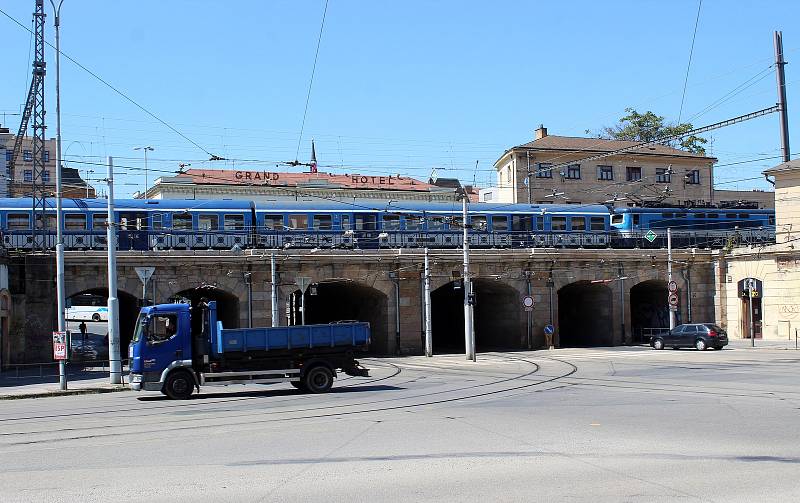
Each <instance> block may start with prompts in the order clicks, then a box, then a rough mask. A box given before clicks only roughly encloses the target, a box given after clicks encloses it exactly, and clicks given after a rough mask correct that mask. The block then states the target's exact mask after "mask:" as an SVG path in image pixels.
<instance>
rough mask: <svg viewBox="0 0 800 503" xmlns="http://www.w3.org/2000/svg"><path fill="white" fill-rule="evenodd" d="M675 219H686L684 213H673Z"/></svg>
mask: <svg viewBox="0 0 800 503" xmlns="http://www.w3.org/2000/svg"><path fill="white" fill-rule="evenodd" d="M675 218H686V213H675Z"/></svg>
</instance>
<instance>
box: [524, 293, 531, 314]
mask: <svg viewBox="0 0 800 503" xmlns="http://www.w3.org/2000/svg"><path fill="white" fill-rule="evenodd" d="M522 307H524V308H525V310H526V311H533V297H531V296H530V295H526V296H524V297H522Z"/></svg>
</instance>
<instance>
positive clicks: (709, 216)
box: [706, 213, 719, 218]
mask: <svg viewBox="0 0 800 503" xmlns="http://www.w3.org/2000/svg"><path fill="white" fill-rule="evenodd" d="M706 218H719V213H709V214H707V215H706Z"/></svg>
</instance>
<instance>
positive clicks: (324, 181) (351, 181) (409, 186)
mask: <svg viewBox="0 0 800 503" xmlns="http://www.w3.org/2000/svg"><path fill="white" fill-rule="evenodd" d="M181 179H186V182H187V183H192V184H196V185H249V186H254V185H257V186H272V187H296V188H339V189H361V190H402V191H426V192H427V191H442V190H443V189H442V188H441V187H436V186H435V185H433V184H430V183H426V182H423V181H420V180H416V179H414V178H409V177H404V176H398V175H382V176H378V175H361V174H358V173H353V174H342V175H340V174H333V173H280V172H276V171H245V170H229V169H225V170H219V169H190V170H188V171H186V173H184V174H180V175H178V176H176V177H174V178H172V179H169V180H168V181H167V183H169V182H174V181H176V180H178V181H182V180H181Z"/></svg>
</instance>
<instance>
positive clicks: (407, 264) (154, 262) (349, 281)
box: [3, 249, 719, 363]
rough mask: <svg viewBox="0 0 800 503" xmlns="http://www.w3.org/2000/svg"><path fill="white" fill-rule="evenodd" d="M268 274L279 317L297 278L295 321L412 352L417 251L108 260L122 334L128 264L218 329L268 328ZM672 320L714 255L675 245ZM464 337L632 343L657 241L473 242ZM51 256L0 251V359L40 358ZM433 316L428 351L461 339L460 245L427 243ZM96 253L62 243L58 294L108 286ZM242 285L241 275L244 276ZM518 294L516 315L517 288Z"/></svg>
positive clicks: (418, 328) (709, 295) (129, 293)
mask: <svg viewBox="0 0 800 503" xmlns="http://www.w3.org/2000/svg"><path fill="white" fill-rule="evenodd" d="M273 254H274V256H275V261H276V269H277V271H278V275H277V277H276V278H274V280H275V281H276V283H277V291H278V295H277V306H278V313H279V324H280V325H286V324H295V323H300V311H299V306H300V296H299V289H298V287H297V285H296V278H298V277H308V278H310V281H311V282H312V287H311V288H310V289H309V290H308V291H307V293H306V296H305V303H306V304H305V305H306V322H307V323H329V322H332V321H337V320H354V319H357V320H362V321H369V322H370V323H371V326H372V332H373V344H372V351H373V352H374V353H375V354H383V355H393V354H422V352H423V347H424V345H423V338H424V322H423V319H424V318H423V310H424V309H423V305H424V300H423V299H424V295H423V292H424V290H423V250H421V249H420V250H407V249H402V250H372V251H367V250H364V251H360V250H355V251H352V250H351V251H345V250H340V251H317V252H316V253H313V252H309V251H297V250H278V251H270V250H253V251H244V252H241V251H240V252H238V253H236V252H232V251H219V252H217V251H197V252H185V251H184V252H181V251H151V252H131V251H120V252H118V256H117V264H118V288H119V298H120V311H121V314H120V324H121V333H122V339H123V341H122V342H123V344H127V340H129V338H130V335H131V333H132V329H133V325H134V321H135V317H136V313H137V311H138V308H139V306H140V305H141V302H142V300H141V299H142V297H143V293H142V284H141V282H140V281H139V278H138V277H137V275H136V271H135V268H136V267H138V266H154V267H155V268H156V269H155V273H154V274H153V279H152V280H151V282H150V283H149V284H148V288H147V294H146V297H147V299H148V301H153V300H154V301H155V302H156V303H164V302H168V301H170V300H174V299H177V298H182V299H188V300H190V301H196V300H198V299H199V298H201V297H206V298H208V299H212V300H217V301H218V303H219V305H220V310H221V313H222V314H221V319H222V321H223V323H224V325H226V326H240V327H242V326H247V324H248V321H249V318H250V317H252V323H253V326H268V325H270V324H271V322H272V320H271V318H272V316H271V312H272V296H271V288H272V281H273V278H272V277H271V274H270V271H271V257H272V255H273ZM673 255H674V257H673V258H674V267H673V269H674V271H673V279H674V280H675V281H676V282H677V283H678V287H679V292H678V293H679V296H680V299H681V301H680V308H679V314H678V316H679V319H680V320H683V321H690V320H694V321H713V320H714V319H715V316H714V315H715V299H716V295H715V281H714V278H715V270H716V269H715V264H716V263H717V261H716V259H717V257H718V255H719V252H713V251H709V250H678V251H676V252H675V253H674V254H673ZM470 257H471V262H472V267H471V276H472V278H473V282H474V292H475V295H476V305H475V335H476V344H477V348H478V350H479V351H486V350H522V349H528V348H531V349H537V348H542V347H543V346H544V342H545V339H544V326H545V325H546V324H548V323H552V324H553V325H554V326H555V327H556V338H555V344H556V346H560V347H568V346H612V345H621V344H630V343H636V342H638V341H640V340H641V335H640V334H641V332H642V329H643V328H648V327H663V326H666V325H667V324H668V322H667V301H666V299H667V282H666V277H667V275H666V268H667V257H666V251H665V250H643V249H634V250H611V249H600V250H588V249H574V250H573V249H569V250H568V249H518V250H494V249H493V250H473V251H472V252H471V254H470ZM54 263H55V260H54V257H53V255H27V256H22V257H16V258H13V257H12V259H11V262H10V265H9V271H10V274H9V275H10V285H11V286H10V290H11V297H12V316H11V324H10V325H11V326H10V328H9V334H8V337H6V341H5V344H6V347H5V348H4V351H3V354H4V355H6V359H7V361H6V362H5V363H10V362H11V363H14V362H17V363H18V362H24V361H49V360H50V357H51V355H50V340H49V337H50V336H49V334H50V332H51V331H52V330H53V327H54V326H55V319H56V305H55V304H56V301H55V289H54V285H55V279H54V278H55V267H54ZM430 264H431V291H432V294H431V298H432V324H433V340H434V351H435V352H461V351H463V349H464V329H463V290H462V289H461V288H460V281H459V280H460V276H461V271H462V263H461V252H460V251H459V250H431V251H430ZM107 281H108V277H107V266H106V255H105V253H104V252H96V251H86V252H67V254H66V260H65V282H66V294H67V297H68V298H70V297H73V296H75V295H78V294H82V293H96V294H100V295H103V296H105V295H107ZM248 282H249V284H248ZM529 292H530V295H531V296H532V297H533V298H534V300H535V307H534V309H533V311H532V312H531V313H530V314H529V313H528V312H526V311H525V310H524V308H523V306H522V303H521V300H522V297H523V296H525V295H526V294H528V293H529Z"/></svg>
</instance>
